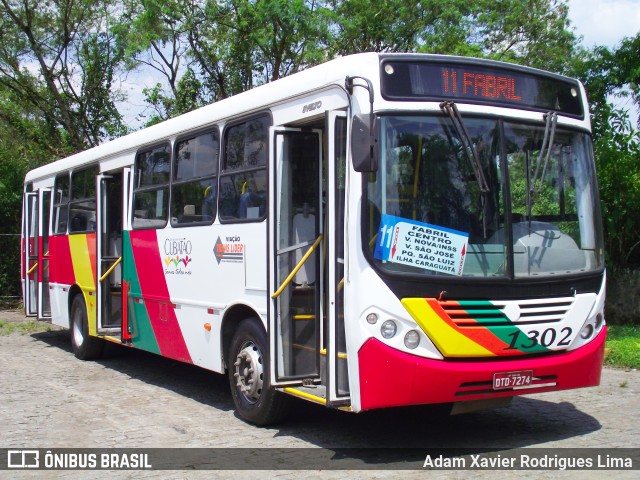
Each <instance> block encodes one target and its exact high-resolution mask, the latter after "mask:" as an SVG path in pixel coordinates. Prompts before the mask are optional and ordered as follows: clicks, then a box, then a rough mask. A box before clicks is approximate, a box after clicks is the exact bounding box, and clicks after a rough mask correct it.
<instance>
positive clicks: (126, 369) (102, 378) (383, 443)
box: [0, 312, 640, 479]
mask: <svg viewBox="0 0 640 480" xmlns="http://www.w3.org/2000/svg"><path fill="white" fill-rule="evenodd" d="M12 315H13V316H12ZM18 317H19V315H15V314H11V313H10V312H9V313H8V312H0V320H2V319H7V318H9V319H13V320H14V321H16V320H19V318H18ZM21 318H22V317H20V319H21ZM54 328H55V327H54ZM112 350H113V352H111V355H109V356H107V357H106V358H104V359H102V360H98V361H95V362H82V361H80V360H77V359H76V358H75V357H74V356H73V353H72V351H71V346H70V341H69V334H68V332H67V331H65V330H60V329H54V330H52V331H49V332H40V333H32V334H25V335H20V334H16V333H14V334H11V335H8V336H0V386H1V388H0V438H1V439H2V444H0V447H5V448H67V447H69V448H81V447H82V448H113V447H131V448H160V447H180V448H185V447H203V448H213V447H226V448H229V447H244V448H264V447H274V448H300V447H311V448H317V447H323V448H326V449H332V448H342V447H349V448H353V447H382V448H384V447H402V448H405V447H406V448H410V447H415V448H424V449H426V448H440V447H447V448H471V449H480V448H492V449H508V448H530V447H540V448H577V447H587V448H589V447H591V448H593V447H597V448H614V447H634V448H639V447H640V434H639V433H640V373H639V372H637V371H623V370H619V369H611V368H605V369H604V372H603V376H602V381H601V385H600V387H596V388H587V389H581V390H573V391H563V392H552V393H544V394H537V395H530V396H526V397H521V398H516V399H515V400H514V401H513V402H512V404H511V405H510V406H509V407H505V408H501V409H496V410H492V411H484V412H478V413H472V414H467V415H460V416H454V417H438V416H437V415H435V414H434V412H424V410H423V409H421V410H418V409H394V410H385V411H375V412H365V413H362V414H358V415H355V414H350V413H345V412H339V411H332V410H327V409H324V408H322V407H317V406H315V405H310V404H306V403H304V402H296V403H298V405H296V407H295V408H294V411H293V412H292V415H291V418H290V419H289V420H287V421H286V422H285V423H283V424H281V425H278V426H276V427H271V428H257V427H253V426H251V425H248V424H246V423H245V422H243V421H242V420H240V419H239V418H238V417H237V416H236V414H235V413H234V409H233V402H232V399H231V394H230V391H229V387H228V384H227V379H226V377H225V376H223V375H219V374H215V373H211V372H208V371H205V370H202V369H200V368H197V367H193V366H189V365H184V364H181V363H178V362H174V361H171V360H168V359H164V358H161V357H158V356H155V355H152V354H147V353H145V352H139V351H134V350H131V349H126V348H121V347H119V346H113V349H112ZM8 473H11V475H10V476H9V475H7V474H8ZM469 473H470V472H463V471H459V472H428V473H427V472H423V471H403V472H400V471H391V472H389V471H366V472H363V471H361V472H339V471H334V472H320V471H304V472H303V471H272V472H257V473H256V475H257V476H258V478H261V479H262V478H291V479H293V478H299V477H301V476H303V475H304V476H305V477H310V478H320V477H322V478H345V477H350V478H365V477H366V478H389V477H395V478H403V479H406V478H410V479H411V478H424V477H425V475H427V474H428V475H429V478H468V477H469V476H470V475H469ZM525 473H526V475H527V476H532V474H533V473H535V477H536V478H601V476H602V474H603V473H606V472H599V471H594V470H591V471H582V472H575V471H574V472H569V471H565V472H559V471H542V472H540V471H538V472H520V473H518V472H512V473H511V474H509V472H506V475H505V472H495V471H494V472H492V471H483V472H475V473H474V475H473V478H495V475H496V474H500V475H501V476H503V477H504V476H506V477H509V476H513V477H515V476H521V475H523V474H525ZM614 473H615V475H616V478H634V477H635V475H632V474H634V473H635V474H637V471H636V472H629V471H627V472H614ZM45 474H46V475H45ZM33 475H35V476H38V477H42V478H45V477H46V478H247V477H248V476H249V473H248V472H243V471H226V472H223V471H219V472H215V471H214V472H212V471H208V472H202V471H199V472H172V471H153V472H150V471H147V472H140V471H138V472H122V471H120V472H115V474H113V473H109V472H98V471H94V472H86V471H85V472H69V471H58V472H51V471H49V472H13V471H12V472H7V471H4V472H3V471H0V477H2V478H28V477H30V476H33ZM114 475H115V476H114Z"/></svg>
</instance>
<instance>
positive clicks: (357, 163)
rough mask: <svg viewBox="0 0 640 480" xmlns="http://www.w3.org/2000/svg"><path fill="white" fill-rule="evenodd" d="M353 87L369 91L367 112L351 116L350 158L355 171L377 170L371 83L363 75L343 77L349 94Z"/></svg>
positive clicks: (376, 143)
mask: <svg viewBox="0 0 640 480" xmlns="http://www.w3.org/2000/svg"><path fill="white" fill-rule="evenodd" d="M356 78H357V79H360V80H363V81H364V82H366V85H361V84H357V83H354V82H353V81H354V80H355V79H356ZM354 87H361V88H364V89H366V90H367V91H368V92H369V114H364V113H362V114H357V115H354V116H353V124H352V126H351V159H352V161H353V168H354V170H355V171H356V172H361V173H368V172H375V171H377V170H378V136H377V129H376V122H375V116H374V115H373V85H372V84H371V81H370V80H369V79H367V78H364V77H357V76H353V77H349V76H347V77H346V79H345V88H346V89H347V92H349V95H352V94H353V88H354Z"/></svg>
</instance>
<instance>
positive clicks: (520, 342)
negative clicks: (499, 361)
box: [505, 327, 573, 350]
mask: <svg viewBox="0 0 640 480" xmlns="http://www.w3.org/2000/svg"><path fill="white" fill-rule="evenodd" d="M572 333H573V330H571V328H570V327H564V328H562V329H561V330H560V333H558V332H556V330H555V328H547V329H545V330H542V331H540V330H529V332H528V333H526V334H525V333H524V332H521V331H520V330H516V331H514V332H512V333H510V334H509V335H507V336H508V337H510V338H511V342H510V343H509V346H508V347H506V348H505V350H514V349H523V350H528V349H530V348H534V347H536V346H538V345H542V346H543V347H551V346H552V345H554V344H555V345H556V346H557V347H567V346H569V343H571V340H570V339H571V334H572ZM556 340H557V343H556Z"/></svg>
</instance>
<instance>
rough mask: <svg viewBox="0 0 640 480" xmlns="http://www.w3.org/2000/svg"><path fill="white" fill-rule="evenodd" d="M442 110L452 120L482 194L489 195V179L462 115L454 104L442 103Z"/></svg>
mask: <svg viewBox="0 0 640 480" xmlns="http://www.w3.org/2000/svg"><path fill="white" fill-rule="evenodd" d="M440 108H441V109H442V111H443V112H444V113H446V114H447V115H448V116H449V118H450V119H451V123H453V128H454V129H455V131H456V134H457V135H458V138H459V139H460V143H461V144H462V149H463V150H464V153H465V156H466V157H467V160H469V163H470V164H471V168H472V170H473V174H474V175H475V177H476V182H478V187H479V188H480V192H481V193H489V185H488V184H487V179H486V178H485V176H484V173H483V171H482V163H481V162H480V157H479V156H478V152H477V150H476V147H475V145H474V144H473V141H472V140H471V137H470V136H469V132H468V131H467V127H465V125H464V122H463V121H462V116H461V115H460V111H459V110H458V107H457V106H456V104H455V103H454V102H451V101H448V102H442V103H441V104H440Z"/></svg>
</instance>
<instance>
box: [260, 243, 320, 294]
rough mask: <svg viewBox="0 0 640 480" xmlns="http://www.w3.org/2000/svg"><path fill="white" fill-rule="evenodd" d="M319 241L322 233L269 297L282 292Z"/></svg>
mask: <svg viewBox="0 0 640 480" xmlns="http://www.w3.org/2000/svg"><path fill="white" fill-rule="evenodd" d="M321 241H322V235H319V236H318V238H316V241H315V242H313V245H311V248H310V249H309V250H307V253H305V254H304V256H303V257H302V258H301V259H300V261H299V262H298V264H297V265H296V266H295V267H294V269H293V270H291V273H290V274H289V276H288V277H287V278H286V279H285V281H284V282H282V285H280V288H278V290H276V291H275V292H274V293H273V294H272V295H271V298H278V297H279V296H280V295H281V294H282V292H284V289H285V288H287V286H288V285H289V284H290V283H291V280H293V277H295V275H296V273H298V270H300V269H301V268H302V265H304V262H306V261H307V260H308V259H309V257H310V256H311V254H312V253H313V252H314V251H315V249H316V248H318V245H320V242H321Z"/></svg>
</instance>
